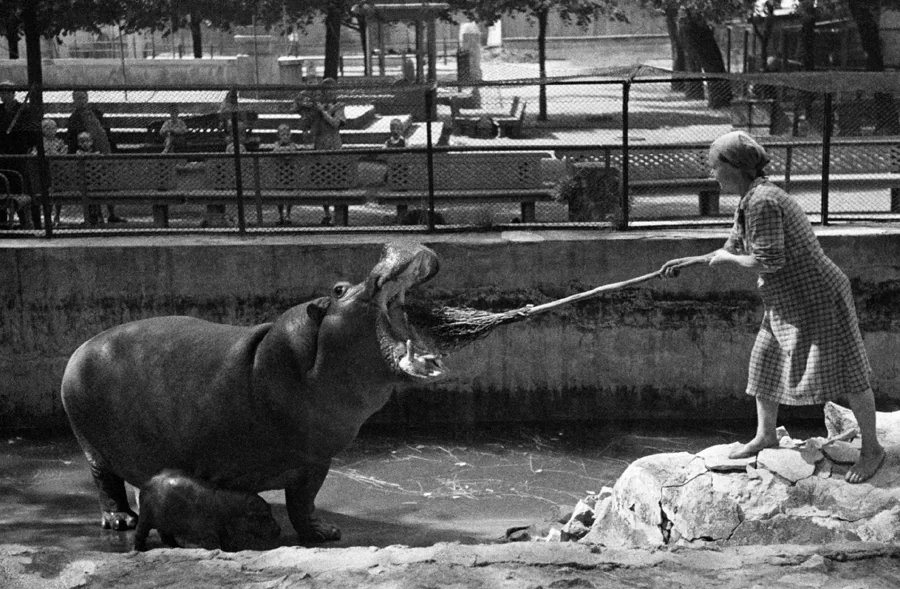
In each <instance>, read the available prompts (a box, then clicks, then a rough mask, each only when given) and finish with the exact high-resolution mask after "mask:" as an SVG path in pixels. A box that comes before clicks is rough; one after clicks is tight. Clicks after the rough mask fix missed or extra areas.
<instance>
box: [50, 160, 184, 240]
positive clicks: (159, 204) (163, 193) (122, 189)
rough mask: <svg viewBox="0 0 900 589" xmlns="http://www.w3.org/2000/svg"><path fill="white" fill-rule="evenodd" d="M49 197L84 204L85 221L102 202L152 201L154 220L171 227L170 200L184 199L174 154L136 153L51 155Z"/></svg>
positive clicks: (156, 223)
mask: <svg viewBox="0 0 900 589" xmlns="http://www.w3.org/2000/svg"><path fill="white" fill-rule="evenodd" d="M48 159H49V164H50V177H51V184H50V198H51V200H52V201H53V203H54V204H60V205H62V204H81V205H82V208H83V210H84V220H85V222H86V223H90V222H92V221H94V219H92V218H91V214H90V207H91V206H92V205H101V204H149V205H151V206H152V208H153V223H154V225H156V226H157V227H168V224H169V212H168V210H169V209H168V207H169V205H171V204H181V203H183V202H184V200H185V199H184V194H182V193H180V192H179V191H178V190H177V185H176V180H175V169H176V167H177V166H178V164H179V160H178V159H174V158H160V157H155V158H147V157H141V156H137V155H129V156H108V155H99V156H92V155H65V156H52V157H50V158H48Z"/></svg>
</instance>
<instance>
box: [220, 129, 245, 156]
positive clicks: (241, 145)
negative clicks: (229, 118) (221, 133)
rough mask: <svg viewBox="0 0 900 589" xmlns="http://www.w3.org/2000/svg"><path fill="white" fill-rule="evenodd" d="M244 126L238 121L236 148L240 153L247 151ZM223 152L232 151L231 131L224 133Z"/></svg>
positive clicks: (232, 138)
mask: <svg viewBox="0 0 900 589" xmlns="http://www.w3.org/2000/svg"><path fill="white" fill-rule="evenodd" d="M245 135H246V128H245V127H244V125H243V124H241V123H240V122H238V141H239V143H238V150H239V151H240V153H244V152H246V151H247V146H246V145H245V143H246V140H247V138H246V136H245ZM225 153H234V137H233V136H232V134H231V132H230V131H229V132H228V133H226V134H225Z"/></svg>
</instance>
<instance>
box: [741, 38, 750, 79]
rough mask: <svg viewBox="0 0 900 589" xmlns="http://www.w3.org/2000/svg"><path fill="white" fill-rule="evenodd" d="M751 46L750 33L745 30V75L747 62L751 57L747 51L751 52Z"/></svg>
mask: <svg viewBox="0 0 900 589" xmlns="http://www.w3.org/2000/svg"><path fill="white" fill-rule="evenodd" d="M749 46H750V31H748V30H747V29H744V67H743V71H742V72H741V73H743V74H746V73H747V62H748V61H749V60H748V59H747V58H748V57H749V56H748V55H747V51H749Z"/></svg>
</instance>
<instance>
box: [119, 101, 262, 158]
mask: <svg viewBox="0 0 900 589" xmlns="http://www.w3.org/2000/svg"><path fill="white" fill-rule="evenodd" d="M240 117H241V120H242V121H243V122H244V123H245V124H246V131H245V132H246V133H247V135H248V137H247V141H246V143H245V145H246V147H247V149H248V150H250V151H253V150H254V149H255V148H256V146H258V145H259V139H258V138H251V137H249V135H250V133H251V132H252V130H253V127H254V125H255V124H256V122H257V120H258V118H259V114H258V113H256V112H255V111H250V110H241V111H240ZM181 119H182V120H183V121H184V123H185V125H186V126H187V129H188V132H187V134H186V135H185V136H184V137H181V138H178V140H177V142H176V151H177V152H179V153H181V152H186V153H202V152H222V151H225V131H224V128H223V123H222V117H221V116H220V115H219V114H218V113H208V114H203V115H187V116H183V117H181ZM165 122H166V119H160V120H156V121H153V122H152V123H150V124H149V125H147V140H148V141H147V143H148V146H147V147H153V148H156V149H158V151H162V148H163V145H164V144H165V139H164V138H163V137H162V136H161V135H160V134H159V131H160V129H161V128H162V126H163V123H165ZM112 131H113V133H115V132H116V129H115V128H113V129H112Z"/></svg>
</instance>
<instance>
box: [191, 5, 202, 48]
mask: <svg viewBox="0 0 900 589" xmlns="http://www.w3.org/2000/svg"><path fill="white" fill-rule="evenodd" d="M202 21H203V19H202V18H201V17H200V15H199V14H197V13H195V12H192V13H191V41H192V42H193V44H194V57H195V58H196V59H202V58H203V37H202V36H201V34H200V23H201V22H202Z"/></svg>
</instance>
